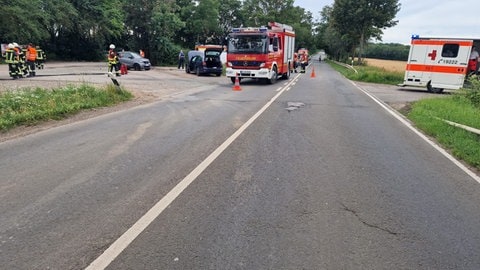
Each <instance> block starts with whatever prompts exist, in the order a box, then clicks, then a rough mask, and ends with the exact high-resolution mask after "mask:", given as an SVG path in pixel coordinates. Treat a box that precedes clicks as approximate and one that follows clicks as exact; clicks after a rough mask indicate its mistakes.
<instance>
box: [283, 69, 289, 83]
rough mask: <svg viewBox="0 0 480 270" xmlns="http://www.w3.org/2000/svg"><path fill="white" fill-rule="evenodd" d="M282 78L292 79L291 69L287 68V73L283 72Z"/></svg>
mask: <svg viewBox="0 0 480 270" xmlns="http://www.w3.org/2000/svg"><path fill="white" fill-rule="evenodd" d="M282 79H285V80H288V79H290V69H288V70H287V73H283V76H282Z"/></svg>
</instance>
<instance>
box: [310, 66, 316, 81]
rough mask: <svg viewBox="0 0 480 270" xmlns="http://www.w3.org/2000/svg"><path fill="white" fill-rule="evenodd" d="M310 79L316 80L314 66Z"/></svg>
mask: <svg viewBox="0 0 480 270" xmlns="http://www.w3.org/2000/svg"><path fill="white" fill-rule="evenodd" d="M310 78H315V67H313V66H312V74H310Z"/></svg>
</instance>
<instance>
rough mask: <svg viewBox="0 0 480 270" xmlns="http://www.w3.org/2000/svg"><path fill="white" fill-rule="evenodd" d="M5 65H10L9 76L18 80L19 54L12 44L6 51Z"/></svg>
mask: <svg viewBox="0 0 480 270" xmlns="http://www.w3.org/2000/svg"><path fill="white" fill-rule="evenodd" d="M5 63H7V64H8V74H9V75H10V77H12V78H13V79H14V80H15V79H18V78H19V77H20V76H21V75H20V69H19V63H18V54H17V52H16V50H15V46H14V45H13V44H12V43H9V44H8V47H7V49H6V50H5Z"/></svg>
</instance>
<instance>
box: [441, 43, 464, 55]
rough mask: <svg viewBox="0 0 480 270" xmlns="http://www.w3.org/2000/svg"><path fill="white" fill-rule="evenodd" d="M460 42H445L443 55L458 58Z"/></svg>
mask: <svg viewBox="0 0 480 270" xmlns="http://www.w3.org/2000/svg"><path fill="white" fill-rule="evenodd" d="M459 47H460V46H459V45H458V44H445V45H443V49H442V57H450V58H456V57H457V56H458V49H459Z"/></svg>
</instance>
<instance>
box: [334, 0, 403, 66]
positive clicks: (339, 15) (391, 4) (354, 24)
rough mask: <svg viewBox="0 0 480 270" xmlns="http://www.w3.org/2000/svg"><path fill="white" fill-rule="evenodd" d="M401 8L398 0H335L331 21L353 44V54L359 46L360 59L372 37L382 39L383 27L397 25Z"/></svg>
mask: <svg viewBox="0 0 480 270" xmlns="http://www.w3.org/2000/svg"><path fill="white" fill-rule="evenodd" d="M399 10H400V3H399V1H398V0H335V2H334V4H333V10H332V13H331V16H332V17H331V22H332V23H333V27H334V28H335V29H336V30H337V31H338V33H339V34H340V35H341V36H342V38H343V39H344V40H346V41H348V43H351V44H358V45H352V48H351V53H352V56H353V54H354V51H355V49H356V47H357V46H359V55H358V56H359V61H360V62H362V55H363V50H364V45H365V43H366V42H367V41H368V40H369V39H371V38H376V39H381V35H382V34H383V31H382V30H383V29H386V28H388V27H392V26H395V25H396V24H397V23H398V21H396V20H394V19H395V16H396V14H397V12H398V11H399Z"/></svg>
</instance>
